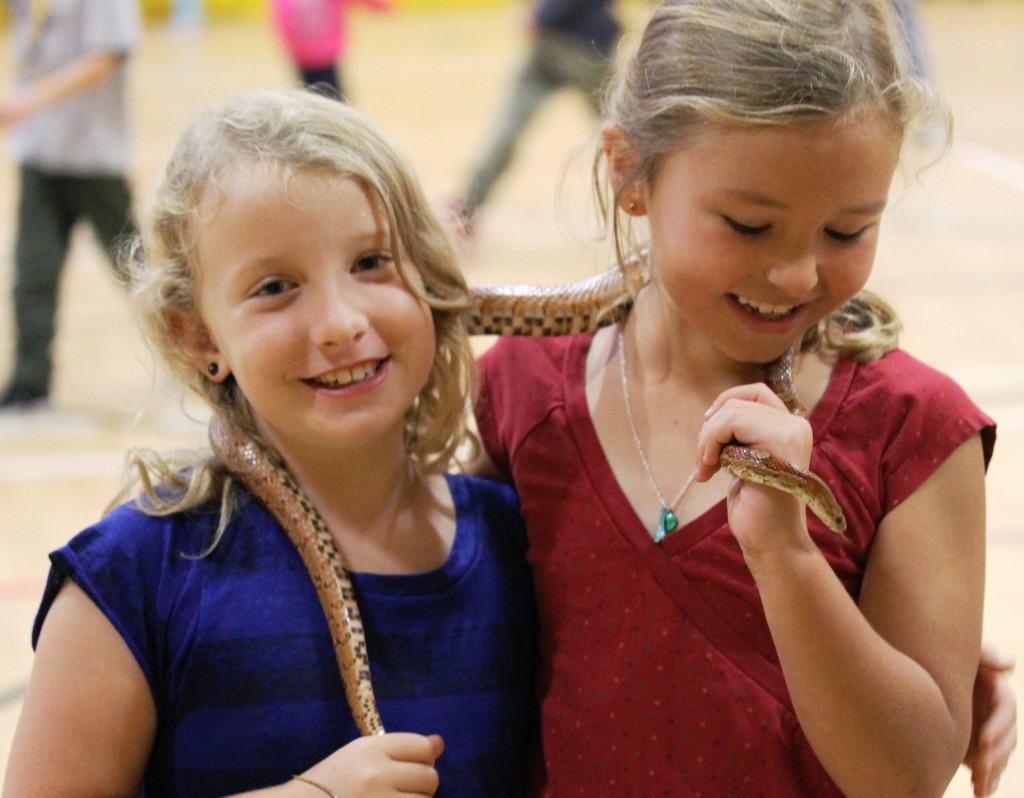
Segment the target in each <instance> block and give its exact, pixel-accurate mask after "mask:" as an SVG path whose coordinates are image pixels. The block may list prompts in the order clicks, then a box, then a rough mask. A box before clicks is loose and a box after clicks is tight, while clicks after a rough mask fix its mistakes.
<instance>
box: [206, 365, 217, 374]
mask: <svg viewBox="0 0 1024 798" xmlns="http://www.w3.org/2000/svg"><path fill="white" fill-rule="evenodd" d="M206 370H207V371H208V372H209V374H210V376H211V377H216V376H217V372H218V371H220V366H218V365H217V364H216V363H211V364H210V365H209V366H207V367H206Z"/></svg>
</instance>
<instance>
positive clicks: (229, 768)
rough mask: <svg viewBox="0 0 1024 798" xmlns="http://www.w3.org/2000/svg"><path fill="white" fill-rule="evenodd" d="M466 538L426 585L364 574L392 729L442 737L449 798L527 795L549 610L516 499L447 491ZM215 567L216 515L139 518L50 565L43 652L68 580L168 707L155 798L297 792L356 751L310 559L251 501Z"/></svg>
mask: <svg viewBox="0 0 1024 798" xmlns="http://www.w3.org/2000/svg"><path fill="white" fill-rule="evenodd" d="M448 482H449V486H450V488H451V491H452V496H453V499H454V502H455V508H456V513H457V528H456V533H455V540H454V543H453V546H452V551H451V554H450V556H449V557H448V560H447V561H446V562H445V563H444V564H443V565H442V566H441V567H440V568H438V569H436V570H434V571H430V572H427V573H423V574H415V575H408V576H406V575H403V576H382V575H373V574H353V575H352V581H353V584H354V587H355V590H356V595H357V598H358V601H359V606H360V610H361V614H362V617H363V622H364V626H365V630H366V637H367V648H368V650H369V654H370V664H371V669H372V676H373V686H374V691H375V694H376V697H377V703H378V708H379V710H380V714H381V718H382V720H383V723H384V726H385V728H386V729H387V730H388V731H411V732H418V733H422V734H435V733H436V734H440V735H442V736H443V737H444V740H445V751H444V754H443V755H442V756H441V757H440V759H439V760H438V762H437V768H438V771H439V773H440V779H441V786H440V789H439V791H438V793H437V795H438V796H451V797H453V798H454V797H456V796H458V797H459V798H480V796H488V797H489V798H490V797H491V796H499V797H500V796H509V797H510V798H511V796H517V797H518V796H522V795H523V793H524V782H525V772H526V764H525V763H526V756H527V747H528V745H529V743H530V740H531V739H532V735H533V732H534V725H535V708H534V707H535V699H534V694H533V673H534V648H535V643H534V639H535V634H536V626H535V608H534V599H533V588H532V582H531V579H530V574H529V570H528V566H527V564H526V560H525V547H526V544H525V534H524V529H523V523H522V520H521V518H520V515H519V511H518V506H519V505H518V500H517V499H516V496H515V493H514V492H513V490H512V489H511V488H510V487H508V486H507V485H504V484H502V483H498V482H491V481H488V480H481V479H475V478H470V477H466V476H462V475H449V476H448ZM242 499H243V500H242V503H241V505H242V506H241V509H240V510H239V512H238V514H237V516H236V517H235V518H234V519H233V520H232V522H231V524H230V525H229V527H228V528H227V530H226V533H225V535H224V537H223V539H222V540H221V542H220V543H219V544H218V545H217V547H216V548H215V549H214V550H213V552H212V553H211V554H209V555H208V556H205V557H202V556H197V555H198V554H199V553H200V552H202V550H203V549H204V548H205V547H206V546H207V545H208V543H209V541H210V538H211V534H212V531H213V530H214V528H215V526H216V521H217V514H216V507H215V506H214V505H211V506H210V507H208V508H203V509H197V510H195V511H190V512H186V513H177V514H175V515H171V516H168V517H163V518H154V517H150V516H147V515H145V514H143V513H141V512H139V511H138V510H137V509H135V508H134V507H133V506H131V505H125V506H122V507H120V508H118V509H117V510H115V511H114V512H112V513H111V514H110V515H108V516H107V517H106V518H104V519H103V520H101V521H100V522H99V523H98V524H96V525H95V526H93V527H90V528H89V529H86V530H85V531H83V532H81V533H80V534H79V535H77V536H76V537H75V538H74V539H72V540H71V542H70V543H68V544H67V545H66V546H65V547H63V548H61V549H59V550H57V551H56V552H54V553H53V554H51V556H50V559H51V562H52V568H51V571H50V577H49V582H48V584H47V587H46V591H45V594H44V597H43V601H42V606H41V608H40V610H39V614H38V617H37V618H36V622H35V628H34V630H33V643H34V642H35V641H36V639H37V638H38V634H39V630H40V628H41V626H42V624H43V621H44V619H45V617H46V613H47V610H48V609H49V607H50V605H51V603H52V601H53V599H54V597H55V596H56V594H57V591H58V590H59V589H60V586H61V584H62V583H63V581H64V579H66V578H71V579H73V580H74V581H75V582H76V583H77V584H79V585H80V586H81V587H82V588H83V589H84V590H85V592H86V593H87V594H88V595H89V596H90V597H91V598H92V600H93V601H94V602H96V604H97V606H98V607H99V608H100V609H101V610H102V612H103V613H104V614H105V615H106V617H107V618H108V619H109V620H110V622H111V623H112V624H113V625H114V627H115V628H116V629H117V630H118V632H119V633H120V635H121V636H122V637H123V638H124V640H125V642H126V643H127V645H128V647H129V648H130V649H131V651H132V653H133V654H134V656H135V658H136V660H137V661H138V663H139V666H140V667H141V668H142V671H143V673H144V674H145V676H146V679H147V680H148V681H149V685H150V688H151V690H152V694H153V700H154V702H155V704H156V709H157V716H158V728H157V734H156V739H155V741H154V746H153V750H152V754H151V757H150V762H149V765H148V769H147V772H146V779H145V792H144V794H145V795H146V796H221V795H225V794H233V793H236V792H243V791H246V790H252V789H256V788H261V787H267V786H271V785H274V784H280V783H282V782H285V781H287V780H288V779H289V778H290V777H291V775H292V774H294V773H301V772H302V771H304V770H306V769H307V768H309V767H311V766H312V765H314V764H315V763H317V762H319V761H320V760H321V759H323V758H324V757H326V756H328V755H329V754H331V753H332V752H333V751H335V750H337V749H338V748H340V747H341V746H343V745H344V744H345V743H347V742H349V741H351V740H353V739H355V738H356V737H357V736H358V732H357V730H356V727H355V724H354V721H353V719H352V716H351V713H350V711H349V709H348V705H347V703H346V701H345V695H344V691H343V688H342V684H341V678H340V676H339V674H338V666H337V664H336V660H335V656H334V650H333V648H332V645H331V639H330V634H329V632H328V628H327V623H326V620H325V618H324V615H323V611H322V609H321V607H320V603H319V600H318V598H317V596H316V591H315V590H314V588H313V584H312V582H311V581H310V579H309V576H308V575H307V573H306V571H305V569H304V568H303V565H302V562H301V560H300V559H299V556H298V554H297V552H296V551H295V549H294V547H293V546H292V544H291V542H290V541H289V540H288V538H287V536H286V535H285V533H284V532H283V531H282V530H281V528H280V527H279V525H278V524H277V522H276V521H275V520H274V519H273V517H272V516H270V515H269V514H268V513H267V511H266V510H265V509H264V508H263V507H262V506H261V505H259V504H258V503H257V502H256V501H255V500H253V499H252V498H251V496H249V495H248V494H244V493H243V494H242Z"/></svg>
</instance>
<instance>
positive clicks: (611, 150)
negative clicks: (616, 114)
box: [601, 122, 647, 216]
mask: <svg viewBox="0 0 1024 798" xmlns="http://www.w3.org/2000/svg"><path fill="white" fill-rule="evenodd" d="M601 148H602V149H603V150H604V157H605V159H606V160H607V161H608V177H609V179H610V180H611V184H612V191H613V192H614V193H615V196H616V198H617V199H616V202H617V204H618V206H619V208H621V209H622V210H623V211H624V212H625V213H628V214H629V215H630V216H643V215H644V214H646V213H647V195H646V193H645V191H644V181H643V180H639V179H637V177H636V170H637V167H638V166H639V158H638V157H637V153H636V149H635V148H634V147H633V143H632V142H631V141H630V140H629V137H628V136H627V135H626V131H624V130H623V129H622V128H621V127H619V126H618V125H616V124H614V123H612V122H606V123H605V124H604V126H603V127H602V128H601Z"/></svg>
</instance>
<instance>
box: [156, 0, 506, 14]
mask: <svg viewBox="0 0 1024 798" xmlns="http://www.w3.org/2000/svg"><path fill="white" fill-rule="evenodd" d="M140 2H141V4H142V10H143V12H144V13H145V14H146V16H148V17H168V16H170V15H171V13H172V10H173V8H174V5H175V2H181V4H182V6H186V7H188V6H193V5H198V6H200V7H201V8H203V10H204V11H205V13H206V15H207V16H210V17H217V16H232V15H237V14H263V13H265V12H266V9H267V0H140ZM502 2H507V0H395V3H396V5H397V6H398V7H399V8H417V9H425V8H482V7H486V6H496V5H500V4H501V3H502Z"/></svg>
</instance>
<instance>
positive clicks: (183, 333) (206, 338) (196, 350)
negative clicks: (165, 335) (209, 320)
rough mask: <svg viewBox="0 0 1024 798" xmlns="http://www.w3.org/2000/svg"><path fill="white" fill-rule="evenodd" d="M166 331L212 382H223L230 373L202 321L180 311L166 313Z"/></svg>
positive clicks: (193, 315)
mask: <svg viewBox="0 0 1024 798" xmlns="http://www.w3.org/2000/svg"><path fill="white" fill-rule="evenodd" d="M167 330H168V332H169V334H170V338H171V340H173V341H174V342H175V343H176V344H177V346H178V348H179V349H180V350H181V351H182V352H184V354H185V357H186V358H187V359H188V360H189V361H190V362H191V363H192V365H193V366H195V368H196V369H197V370H198V371H201V372H202V373H203V374H205V375H206V377H207V379H209V380H212V381H213V382H223V381H224V380H225V379H227V376H228V374H230V371H229V370H228V368H227V364H226V363H224V362H223V357H222V355H221V353H220V350H219V349H218V348H217V345H216V344H215V343H214V342H213V339H212V338H210V332H209V330H207V329H206V325H205V324H203V322H202V319H200V318H199V317H198V316H196V315H195V314H192V313H186V312H184V311H182V310H171V311H168V313H167Z"/></svg>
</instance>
